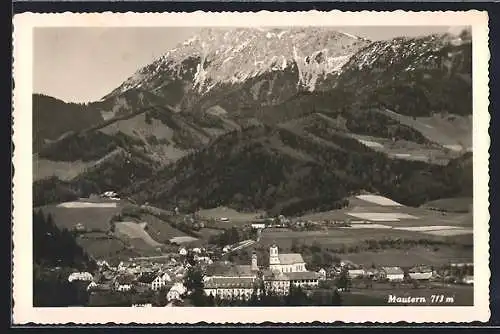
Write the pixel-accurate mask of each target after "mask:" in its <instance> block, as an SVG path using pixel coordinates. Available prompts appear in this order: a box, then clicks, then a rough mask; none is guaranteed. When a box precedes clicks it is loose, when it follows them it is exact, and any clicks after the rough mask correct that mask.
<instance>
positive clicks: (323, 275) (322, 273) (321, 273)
mask: <svg viewBox="0 0 500 334" xmlns="http://www.w3.org/2000/svg"><path fill="white" fill-rule="evenodd" d="M318 274H319V279H321V280H325V279H326V270H325V269H323V268H321V269H320V270H318Z"/></svg>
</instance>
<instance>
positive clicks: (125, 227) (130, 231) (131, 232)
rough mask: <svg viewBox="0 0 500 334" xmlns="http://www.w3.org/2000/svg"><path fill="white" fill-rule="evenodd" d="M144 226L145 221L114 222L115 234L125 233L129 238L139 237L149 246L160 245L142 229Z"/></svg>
mask: <svg viewBox="0 0 500 334" xmlns="http://www.w3.org/2000/svg"><path fill="white" fill-rule="evenodd" d="M144 227H146V223H136V222H116V223H115V229H116V233H117V234H119V235H125V236H126V237H128V238H130V239H131V240H133V239H140V240H142V241H144V242H145V243H146V244H147V245H149V246H151V247H159V246H161V245H162V244H160V243H159V242H157V241H155V240H154V239H153V238H151V236H150V235H149V234H148V233H147V232H146V231H145V230H144ZM141 246H142V245H141Z"/></svg>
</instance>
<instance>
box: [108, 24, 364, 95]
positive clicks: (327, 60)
mask: <svg viewBox="0 0 500 334" xmlns="http://www.w3.org/2000/svg"><path fill="white" fill-rule="evenodd" d="M368 44H369V41H367V40H364V39H360V38H358V37H356V36H353V35H350V34H346V33H341V32H337V31H335V30H333V29H330V28H311V27H307V28H289V29H276V28H261V29H256V28H239V29H233V30H228V29H223V28H220V29H214V28H212V29H203V30H202V31H201V32H200V33H199V34H198V35H197V36H194V37H192V38H190V39H188V40H186V41H185V42H183V43H181V44H180V45H178V46H177V47H176V48H174V49H172V50H170V51H168V52H166V53H165V54H164V55H163V56H161V57H160V58H158V59H157V60H155V61H154V62H153V64H151V65H148V66H146V67H144V68H142V69H140V70H139V71H138V72H137V73H135V74H134V75H133V76H132V77H130V78H129V79H128V80H126V81H125V82H124V83H123V84H122V85H121V86H120V87H119V88H117V90H115V91H114V92H113V93H112V94H120V93H123V92H125V91H127V90H130V89H132V88H137V87H139V85H141V86H142V87H143V88H144V89H149V90H151V91H153V90H155V89H156V88H157V87H158V86H159V85H161V84H162V82H164V81H165V80H169V81H172V80H188V81H189V80H191V81H192V83H193V86H194V88H195V89H196V90H197V91H198V92H199V93H200V94H205V93H207V92H209V91H210V89H212V88H213V87H215V86H216V85H217V84H218V83H221V84H227V83H231V84H236V83H241V82H243V81H245V80H248V79H250V78H254V77H256V76H259V75H262V74H264V73H268V72H273V71H285V70H286V69H287V68H291V67H292V66H294V65H296V67H297V69H298V72H299V82H297V85H299V86H302V87H305V88H306V89H308V90H311V91H312V90H314V89H315V87H316V85H317V83H318V82H319V81H320V80H321V79H323V78H325V77H326V76H327V75H330V74H332V73H335V72H338V71H340V69H341V68H342V65H344V64H345V63H346V62H347V61H348V60H349V58H350V57H351V56H352V55H353V54H354V53H355V52H357V51H358V50H359V49H360V48H362V47H365V46H367V45H368ZM186 59H193V62H194V64H193V68H192V72H193V73H191V72H190V71H189V69H186V68H183V64H184V62H185V61H186ZM191 74H192V77H191Z"/></svg>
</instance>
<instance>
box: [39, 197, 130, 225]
mask: <svg viewBox="0 0 500 334" xmlns="http://www.w3.org/2000/svg"><path fill="white" fill-rule="evenodd" d="M113 204H114V205H116V204H117V203H116V202H113ZM106 205H107V204H106ZM40 209H41V210H42V212H43V213H44V214H46V215H47V214H49V213H50V214H51V215H52V217H53V219H54V222H55V223H56V225H57V226H58V227H59V228H66V229H72V228H73V227H74V226H75V225H76V224H78V223H81V224H83V225H84V226H85V228H86V229H92V230H93V229H96V230H101V231H107V230H108V229H109V227H110V225H109V222H110V220H111V218H112V217H113V216H114V215H115V214H117V213H119V212H120V210H121V207H120V205H117V206H116V207H109V206H105V207H102V206H101V207H96V206H93V207H92V206H82V207H79V208H75V207H67V206H66V207H65V206H59V205H47V206H43V207H40Z"/></svg>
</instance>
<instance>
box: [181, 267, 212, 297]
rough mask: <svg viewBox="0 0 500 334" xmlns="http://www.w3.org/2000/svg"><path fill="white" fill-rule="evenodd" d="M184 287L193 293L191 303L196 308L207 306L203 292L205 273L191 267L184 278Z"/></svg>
mask: <svg viewBox="0 0 500 334" xmlns="http://www.w3.org/2000/svg"><path fill="white" fill-rule="evenodd" d="M184 285H185V286H186V288H187V290H188V291H190V292H191V296H190V297H191V301H192V303H193V305H194V306H206V304H207V298H206V296H205V291H204V290H203V288H204V284H203V272H202V271H201V269H200V268H198V267H190V268H189V269H188V271H187V273H186V276H185V278H184Z"/></svg>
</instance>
